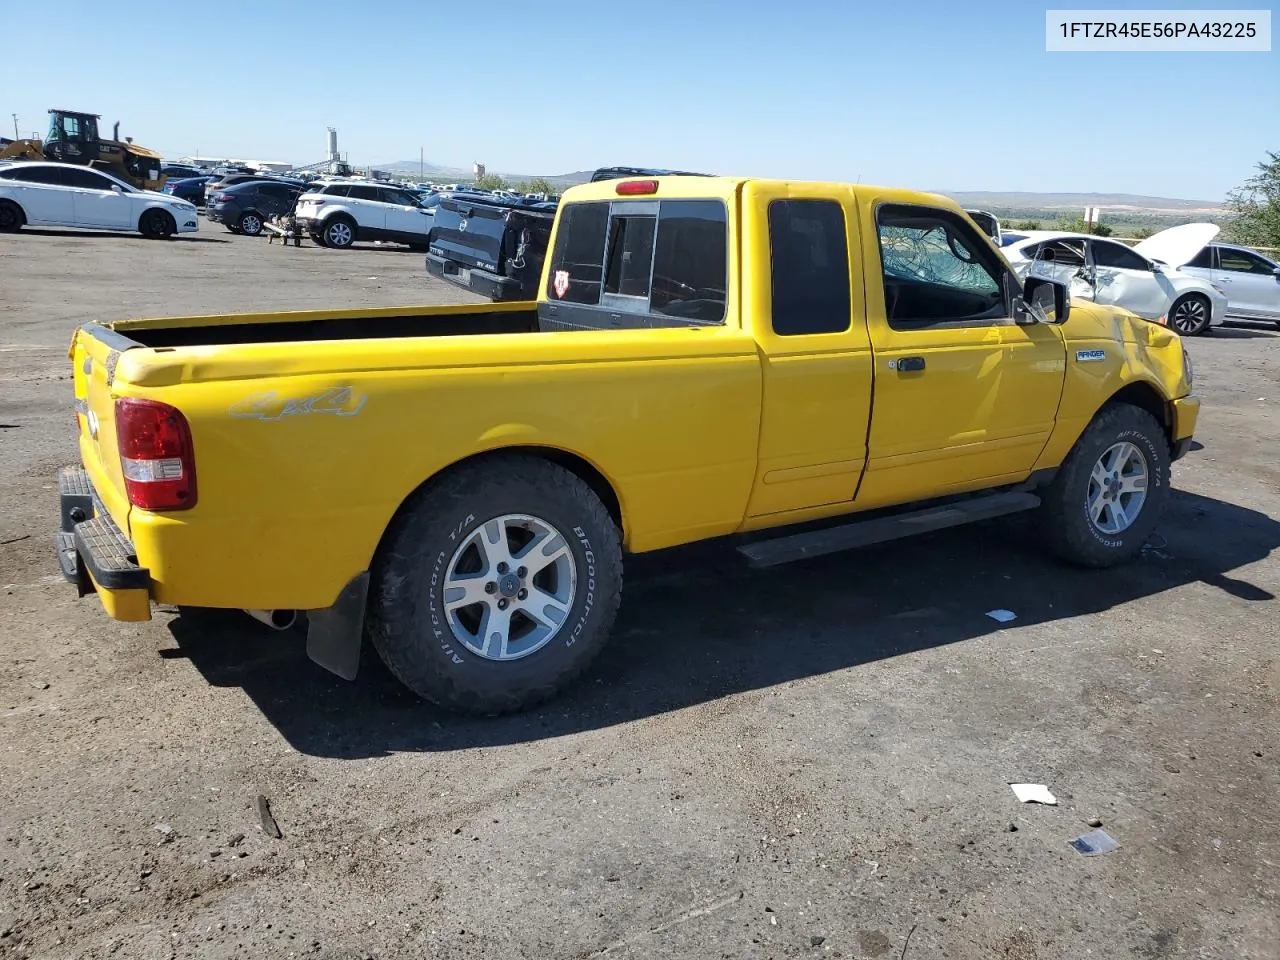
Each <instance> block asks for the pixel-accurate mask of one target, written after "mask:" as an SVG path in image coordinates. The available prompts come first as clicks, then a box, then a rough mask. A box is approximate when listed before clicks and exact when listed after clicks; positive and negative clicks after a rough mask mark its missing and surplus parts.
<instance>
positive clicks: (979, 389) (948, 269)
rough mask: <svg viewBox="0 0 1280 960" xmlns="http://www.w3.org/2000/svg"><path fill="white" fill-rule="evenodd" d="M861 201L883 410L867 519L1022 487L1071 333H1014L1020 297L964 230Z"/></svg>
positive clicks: (877, 201) (876, 420) (903, 207)
mask: <svg viewBox="0 0 1280 960" xmlns="http://www.w3.org/2000/svg"><path fill="white" fill-rule="evenodd" d="M863 199H864V203H863V205H862V206H861V217H862V237H863V272H864V275H865V276H866V278H867V317H868V323H869V327H870V333H871V342H872V346H873V348H874V351H875V403H874V416H873V418H872V422H871V431H870V439H869V443H868V447H869V449H868V461H867V472H866V475H865V476H864V477H863V480H862V484H861V487H860V488H859V491H858V505H859V506H860V507H864V508H865V507H875V506H882V505H887V504H893V503H904V502H909V501H913V500H920V499H926V498H931V497H936V496H940V495H944V494H950V493H959V492H963V491H967V490H976V489H981V488H984V487H989V486H998V485H1000V484H1002V483H1011V482H1015V481H1018V480H1021V479H1024V478H1025V477H1027V476H1028V475H1029V474H1030V472H1031V468H1032V466H1033V464H1034V463H1035V461H1036V458H1037V457H1038V456H1039V454H1040V451H1041V450H1042V449H1043V447H1044V445H1045V442H1046V441H1047V439H1048V437H1049V434H1050V431H1051V430H1052V428H1053V423H1054V419H1055V417H1056V415H1057V409H1058V400H1059V398H1060V396H1061V394H1062V385H1063V379H1064V375H1065V367H1066V351H1065V347H1064V343H1063V338H1062V332H1061V330H1060V329H1059V328H1058V327H1056V326H1052V325H1047V324H1032V325H1025V326H1023V325H1019V324H1017V323H1015V321H1014V319H1013V311H1012V304H1013V297H1014V295H1015V294H1017V293H1019V292H1020V290H1021V285H1020V284H1019V283H1018V282H1017V280H1016V278H1015V277H1014V275H1013V272H1012V271H1011V270H1010V269H1009V267H1008V265H1007V264H1006V263H1005V261H1004V258H1003V257H1001V256H1000V255H999V254H998V253H997V252H996V250H995V248H994V247H993V246H992V245H991V243H990V242H989V240H988V239H987V238H986V237H984V236H983V235H982V234H981V233H980V232H979V231H978V230H977V229H976V228H975V227H974V225H973V224H972V222H970V220H969V219H968V218H967V217H965V216H963V215H961V214H960V213H958V212H956V211H953V210H950V209H948V208H945V207H940V206H939V207H934V206H930V205H924V204H921V203H918V202H915V201H914V199H913V198H912V195H904V196H903V198H902V199H901V200H898V199H897V198H895V197H893V196H892V195H885V196H880V197H876V198H874V200H873V202H866V200H868V199H870V198H867V197H865V195H864V198H863Z"/></svg>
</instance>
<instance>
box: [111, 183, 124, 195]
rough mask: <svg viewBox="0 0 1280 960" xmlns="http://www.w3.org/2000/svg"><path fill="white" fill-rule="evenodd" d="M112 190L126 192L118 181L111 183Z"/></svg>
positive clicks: (113, 191)
mask: <svg viewBox="0 0 1280 960" xmlns="http://www.w3.org/2000/svg"><path fill="white" fill-rule="evenodd" d="M111 192H112V193H124V191H123V190H122V189H120V184H118V183H113V184H112V185H111Z"/></svg>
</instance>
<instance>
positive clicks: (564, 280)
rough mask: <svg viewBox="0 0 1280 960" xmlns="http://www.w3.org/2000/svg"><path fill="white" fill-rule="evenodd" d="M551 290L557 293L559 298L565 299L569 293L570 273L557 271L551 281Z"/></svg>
mask: <svg viewBox="0 0 1280 960" xmlns="http://www.w3.org/2000/svg"><path fill="white" fill-rule="evenodd" d="M551 289H552V290H554V291H555V294H556V296H557V297H560V298H561V299H564V295H565V294H566V293H568V292H569V271H568V270H557V271H556V273H555V276H554V277H553V278H552V280H551Z"/></svg>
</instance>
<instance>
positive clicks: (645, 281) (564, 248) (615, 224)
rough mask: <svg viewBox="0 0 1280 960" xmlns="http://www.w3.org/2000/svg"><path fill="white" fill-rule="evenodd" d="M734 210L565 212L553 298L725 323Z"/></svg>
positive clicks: (631, 205)
mask: <svg viewBox="0 0 1280 960" xmlns="http://www.w3.org/2000/svg"><path fill="white" fill-rule="evenodd" d="M728 224H729V221H728V211H727V210H726V208H725V205H724V204H723V203H722V202H720V201H719V200H684V199H680V200H640V201H636V200H620V201H613V202H608V201H588V202H584V203H574V204H569V205H567V206H565V207H562V208H561V211H560V225H559V227H558V228H557V233H556V243H555V249H554V250H552V252H551V273H550V282H549V284H548V296H549V297H550V298H551V299H553V300H558V301H562V302H565V303H570V304H580V305H583V306H591V307H599V308H601V309H603V310H608V311H610V312H611V316H612V315H614V314H624V315H632V316H633V317H634V318H635V319H633V320H628V323H627V325H635V324H637V323H638V324H639V325H645V326H648V325H655V324H656V325H660V326H662V325H667V324H663V323H661V322H659V321H657V320H656V318H657V317H673V318H679V319H681V320H686V321H689V322H691V323H698V324H713V323H723V322H724V316H725V309H726V305H727V302H728V288H729V226H728Z"/></svg>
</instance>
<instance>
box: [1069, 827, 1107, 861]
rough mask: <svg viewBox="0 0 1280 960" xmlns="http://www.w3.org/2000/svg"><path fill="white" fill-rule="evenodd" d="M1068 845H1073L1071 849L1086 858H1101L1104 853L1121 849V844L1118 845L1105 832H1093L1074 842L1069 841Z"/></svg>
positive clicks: (1077, 838)
mask: <svg viewBox="0 0 1280 960" xmlns="http://www.w3.org/2000/svg"><path fill="white" fill-rule="evenodd" d="M1067 843H1069V844H1071V848H1072V849H1073V850H1075V851H1076V852H1077V853H1080V854H1083V855H1084V856H1086V857H1100V856H1102V854H1104V853H1110V852H1111V851H1112V850H1119V849H1120V844H1118V843H1116V842H1115V840H1113V839H1112V838H1111V835H1110V834H1109V833H1107V831H1105V830H1091V831H1090V832H1088V833H1086V834H1083V835H1082V836H1079V837H1076V838H1075V839H1074V840H1068V841H1067Z"/></svg>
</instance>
